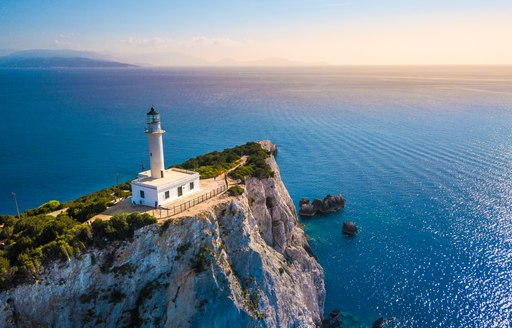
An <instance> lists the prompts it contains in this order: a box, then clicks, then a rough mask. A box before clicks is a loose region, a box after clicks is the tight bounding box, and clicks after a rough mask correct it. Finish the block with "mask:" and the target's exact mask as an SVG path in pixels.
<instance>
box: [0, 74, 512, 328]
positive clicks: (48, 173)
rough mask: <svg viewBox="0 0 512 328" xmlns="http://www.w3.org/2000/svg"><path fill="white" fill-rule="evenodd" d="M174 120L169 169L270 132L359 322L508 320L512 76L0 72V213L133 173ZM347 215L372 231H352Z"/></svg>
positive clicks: (337, 289) (343, 303) (330, 285)
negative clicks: (157, 122)
mask: <svg viewBox="0 0 512 328" xmlns="http://www.w3.org/2000/svg"><path fill="white" fill-rule="evenodd" d="M152 105H155V106H156V108H157V109H158V110H159V112H161V115H162V120H163V126H164V128H165V129H166V130H167V131H168V133H167V134H165V135H164V147H165V155H166V164H167V165H171V164H174V163H179V162H182V161H184V160H186V159H188V158H190V157H192V156H196V155H200V154H203V153H205V152H209V151H213V150H220V149H224V148H226V147H231V146H235V145H238V144H241V143H245V142H246V141H253V140H260V139H270V140H272V141H273V142H274V143H276V144H277V145H278V147H279V155H278V157H277V161H278V164H279V166H280V169H281V174H282V177H283V180H284V182H285V184H286V186H287V187H288V190H289V191H290V194H291V195H292V197H293V199H294V201H295V202H296V203H297V202H298V200H299V199H300V198H301V197H303V196H308V197H310V198H313V197H323V196H324V195H326V194H337V193H342V194H343V196H344V197H345V198H346V200H347V203H346V207H345V209H344V211H343V212H342V213H336V214H331V215H328V216H324V217H318V218H311V219H304V220H302V222H303V223H304V224H305V230H306V232H307V234H308V235H309V236H310V238H311V241H310V243H311V246H312V248H313V251H314V252H315V254H316V255H317V257H318V260H319V262H320V264H321V265H322V266H323V267H324V269H325V282H326V288H327V298H326V306H325V310H326V312H327V313H328V312H329V311H330V310H331V309H333V308H340V309H341V310H342V312H343V314H344V316H345V325H344V327H368V326H370V325H371V323H372V322H373V321H374V320H375V319H377V318H378V317H381V316H384V317H396V318H397V320H398V321H399V322H400V324H401V326H402V327H509V326H510V325H511V321H512V68H511V67H401V68H397V67H359V68H357V67H356V68H343V67H338V68H336V67H334V68H333V67H325V68H274V69H270V68H268V69H249V68H232V69H213V68H212V69H98V70H94V69H92V70H83V69H76V70H75V69H47V70H46V69H33V70H31V69H16V70H11V69H3V70H0V114H1V116H2V123H1V128H0V140H1V141H0V156H1V157H0V213H11V214H13V213H15V211H16V209H15V206H14V202H13V199H12V195H11V192H15V193H16V195H17V199H18V202H19V204H20V207H21V209H22V210H24V209H28V208H33V207H36V206H38V205H39V204H41V203H43V202H46V201H47V200H50V199H58V200H61V201H66V200H70V199H74V198H76V197H78V196H81V195H83V194H85V193H89V192H92V191H95V190H98V189H100V188H104V187H107V186H111V185H113V184H115V181H116V172H118V173H119V180H120V181H126V180H129V179H130V178H132V177H134V176H135V175H136V174H137V172H138V171H139V170H140V164H139V162H140V161H144V162H146V165H147V163H148V154H147V140H146V135H145V134H144V122H145V121H144V120H145V113H146V112H147V111H148V110H149V108H150V107H151V106H152ZM343 221H354V222H355V223H356V225H357V226H358V228H359V235H358V236H357V237H355V238H353V239H350V238H346V237H343V236H342V234H341V226H342V222H343Z"/></svg>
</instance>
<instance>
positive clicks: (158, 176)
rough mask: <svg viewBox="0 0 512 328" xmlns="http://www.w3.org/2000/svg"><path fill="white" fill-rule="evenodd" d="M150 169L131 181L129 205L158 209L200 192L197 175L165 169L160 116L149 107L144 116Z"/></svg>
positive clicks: (163, 131) (175, 169) (190, 172)
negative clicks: (130, 203)
mask: <svg viewBox="0 0 512 328" xmlns="http://www.w3.org/2000/svg"><path fill="white" fill-rule="evenodd" d="M144 132H145V133H146V135H147V136H148V146H149V147H148V148H149V163H150V170H148V171H144V172H140V173H139V174H138V177H137V179H135V180H132V182H131V185H132V204H133V205H144V206H151V207H162V206H163V205H166V204H169V203H171V202H172V201H174V200H176V199H178V198H181V197H185V196H187V195H189V194H192V193H195V192H198V191H200V190H201V186H200V180H199V173H197V172H193V171H188V170H182V169H178V168H170V169H167V170H166V169H165V164H164V145H163V138H162V135H163V134H164V133H165V130H163V129H162V125H161V122H160V114H159V113H158V112H157V111H156V110H155V108H154V107H151V110H150V111H149V112H148V113H147V114H146V128H145V129H144Z"/></svg>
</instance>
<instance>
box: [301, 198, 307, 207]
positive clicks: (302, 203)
mask: <svg viewBox="0 0 512 328" xmlns="http://www.w3.org/2000/svg"><path fill="white" fill-rule="evenodd" d="M304 204H306V205H307V204H309V198H307V197H302V198H301V199H300V200H299V206H302V205H304Z"/></svg>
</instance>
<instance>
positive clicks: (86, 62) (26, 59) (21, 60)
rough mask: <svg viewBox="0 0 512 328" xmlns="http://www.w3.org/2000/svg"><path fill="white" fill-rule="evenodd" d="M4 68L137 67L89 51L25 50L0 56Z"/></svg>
mask: <svg viewBox="0 0 512 328" xmlns="http://www.w3.org/2000/svg"><path fill="white" fill-rule="evenodd" d="M0 67H4V68H57V67H62V68H107V67H120V68H122V67H137V66H136V65H131V64H126V63H122V62H119V61H116V60H114V59H112V58H111V57H110V58H109V57H108V56H103V55H100V54H97V53H94V52H89V51H76V50H25V51H16V52H13V53H11V54H9V55H7V56H3V57H0Z"/></svg>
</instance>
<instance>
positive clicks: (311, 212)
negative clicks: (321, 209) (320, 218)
mask: <svg viewBox="0 0 512 328" xmlns="http://www.w3.org/2000/svg"><path fill="white" fill-rule="evenodd" d="M316 213H317V210H316V209H315V207H314V206H313V205H311V204H302V205H301V207H300V209H299V215H300V216H315V215H316Z"/></svg>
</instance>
